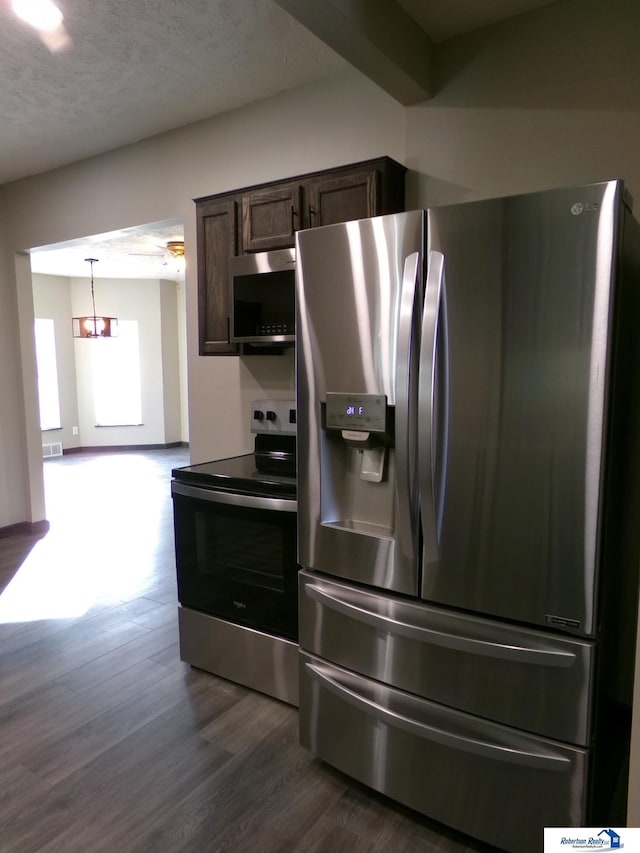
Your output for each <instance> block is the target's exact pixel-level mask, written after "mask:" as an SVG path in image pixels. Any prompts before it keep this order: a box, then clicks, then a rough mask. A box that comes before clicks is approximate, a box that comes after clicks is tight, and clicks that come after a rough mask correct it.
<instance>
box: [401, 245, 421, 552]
mask: <svg viewBox="0 0 640 853" xmlns="http://www.w3.org/2000/svg"><path fill="white" fill-rule="evenodd" d="M419 275H420V253H419V252H413V253H412V254H411V255H409V256H408V257H407V258H405V262H404V272H403V276H402V291H401V298H400V320H399V324H398V362H397V367H396V411H395V423H396V466H397V469H396V470H397V480H396V507H397V531H398V544H399V546H400V551H401V552H402V553H403V554H404V555H405V556H406V557H408V558H409V559H413V558H414V557H415V542H416V529H417V517H416V516H417V511H416V509H415V506H416V501H415V484H414V478H413V477H412V471H411V457H412V452H411V451H412V447H411V445H412V420H413V418H414V407H413V405H412V404H413V400H412V393H411V389H412V384H413V377H412V375H411V362H412V359H413V351H414V347H415V346H416V342H415V339H414V331H415V324H414V317H415V303H416V295H417V293H418V277H419Z"/></svg>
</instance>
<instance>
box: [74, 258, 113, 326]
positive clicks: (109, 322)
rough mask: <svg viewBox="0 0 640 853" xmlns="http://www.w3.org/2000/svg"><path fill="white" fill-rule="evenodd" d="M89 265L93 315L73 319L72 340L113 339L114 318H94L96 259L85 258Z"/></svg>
mask: <svg viewBox="0 0 640 853" xmlns="http://www.w3.org/2000/svg"><path fill="white" fill-rule="evenodd" d="M85 261H87V263H89V264H91V304H92V305H93V315H92V316H91V317H74V318H73V320H72V322H73V337H74V338H113V337H116V336H117V334H118V321H117V319H116V318H115V317H99V316H96V297H95V293H94V289H93V265H94V264H97V263H98V259H97V258H85Z"/></svg>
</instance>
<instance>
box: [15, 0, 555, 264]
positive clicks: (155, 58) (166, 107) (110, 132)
mask: <svg viewBox="0 0 640 853" xmlns="http://www.w3.org/2000/svg"><path fill="white" fill-rule="evenodd" d="M398 1H399V3H400V5H402V6H403V7H404V8H405V10H406V11H407V12H409V13H410V14H411V15H412V16H413V17H414V19H415V20H416V21H417V22H418V23H419V24H420V26H421V27H422V28H423V29H424V30H425V31H426V32H427V34H428V35H429V36H430V37H431V38H432V39H433V40H434V41H442V40H443V39H446V38H450V37H452V36H455V35H460V34H462V33H465V32H468V31H470V30H473V29H477V28H478V27H481V26H483V25H485V24H488V23H493V22H495V21H496V20H500V19H503V18H507V17H511V16H513V15H515V14H520V13H521V12H524V11H527V10H529V9H531V8H535V7H537V6H541V5H545V4H546V3H547V2H549V0H482V2H479V0H398ZM57 2H58V5H59V6H60V8H61V9H62V12H63V14H64V16H65V17H64V26H65V30H66V33H67V35H68V37H69V40H70V43H69V45H68V47H67V48H66V49H65V50H61V51H59V52H54V51H51V50H49V49H48V48H47V46H46V45H45V44H44V43H43V42H42V41H41V40H40V38H39V36H38V34H37V33H36V32H35V31H34V30H33V29H31V28H30V27H29V26H27V25H26V24H24V23H23V22H21V21H19V20H18V19H17V18H15V17H14V15H13V14H12V13H11V11H10V0H0V80H2V86H1V87H0V185H1V184H3V183H6V182H8V181H12V180H16V179H18V178H21V177H25V176H27V175H32V174H37V173H38V172H42V171H47V170H49V169H52V168H55V167H57V166H61V165H64V164H66V163H71V162H74V161H76V160H80V159H83V158H85V157H90V156H93V155H95V154H99V153H102V152H104V151H108V150H111V149H114V148H118V147H120V146H122V145H126V144H129V143H132V142H135V141H137V140H140V139H144V138H146V137H150V136H153V135H155V134H158V133H161V132H164V131H167V130H170V129H173V128H176V127H180V126H182V125H185V124H189V123H191V122H194V121H198V120H200V119H203V118H207V117H210V116H213V115H216V114H218V113H221V112H224V111H226V110H229V109H233V108H236V107H239V106H242V105H243V104H246V103H249V102H251V101H254V100H258V99H261V98H265V97H268V96H270V95H273V94H275V93H277V92H280V91H284V90H286V89H289V88H293V87H296V86H299V85H302V84H304V83H308V82H311V81H313V80H318V79H321V78H323V77H327V76H330V75H333V74H335V73H338V72H340V71H342V70H344V69H345V68H346V67H347V64H346V62H345V61H344V60H343V59H341V58H340V57H339V56H337V54H335V53H334V52H333V51H332V50H330V49H329V48H328V47H326V46H325V45H324V44H323V43H322V42H321V41H320V40H319V39H317V38H316V37H315V36H313V35H312V34H311V33H310V32H308V31H307V30H306V29H305V28H304V27H303V26H302V25H301V24H300V23H299V22H298V21H296V20H295V19H294V18H293V17H291V16H290V15H289V14H288V13H287V12H285V11H284V10H283V9H281V8H280V7H279V6H278V5H277V3H276V2H274V0H57ZM147 230H149V233H146V232H147ZM179 232H180V233H181V225H180V224H179V223H164V224H163V223H161V224H159V225H158V224H155V225H152V226H149V228H148V229H146V228H142V227H141V228H140V229H133V230H132V229H128V230H127V232H125V233H120V232H119V233H118V234H116V235H98V236H97V237H94V238H90V239H89V240H86V241H75V242H74V244H71V245H66V246H64V247H49V249H48V250H47V251H44V250H43V251H41V252H38V253H37V254H38V256H39V257H36V253H34V254H33V257H32V267H33V268H34V269H35V270H36V271H40V272H51V273H53V274H57V275H86V271H85V272H84V273H83V272H82V271H81V270H80V271H79V270H78V257H80V266H81V268H82V261H83V260H84V258H85V257H88V256H89V255H92V256H94V257H97V256H98V252H100V253H101V254H102V256H103V259H104V260H103V261H101V263H100V273H98V268H97V267H96V275H98V274H99V275H102V276H104V277H122V276H124V277H133V276H134V274H135V275H139V276H140V277H150V278H157V277H163V276H164V277H175V276H172V275H170V274H169V273H170V272H171V270H170V268H167V264H166V258H163V257H162V256H161V255H160V256H151V257H150V256H148V255H147V258H146V259H145V260H140V257H142V255H143V254H144V253H145V252H146V249H147V248H148V245H149V244H151V245H153V246H154V247H155V246H157V245H162V244H163V242H166V241H165V240H164V237H165V236H166V238H167V239H172V237H177V236H179ZM169 234H170V235H171V236H167V235H169ZM96 247H98V248H96ZM54 249H55V251H54ZM63 250H64V251H63ZM158 251H160V252H161V251H162V250H158ZM159 257H160V259H159ZM134 258H138V260H134ZM187 260H188V259H187ZM49 261H50V264H49V265H48V262H49ZM85 266H86V265H85ZM136 269H137V270H138V272H135V270H136ZM141 269H144V272H140V270H141Z"/></svg>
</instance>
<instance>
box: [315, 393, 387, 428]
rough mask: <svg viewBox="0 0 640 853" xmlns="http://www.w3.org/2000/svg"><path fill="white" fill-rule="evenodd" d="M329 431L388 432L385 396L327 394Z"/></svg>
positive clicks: (327, 423)
mask: <svg viewBox="0 0 640 853" xmlns="http://www.w3.org/2000/svg"><path fill="white" fill-rule="evenodd" d="M326 425H327V429H342V430H363V431H366V432H383V433H386V431H387V397H386V395H385V394H339V393H335V392H333V391H328V392H327V409H326Z"/></svg>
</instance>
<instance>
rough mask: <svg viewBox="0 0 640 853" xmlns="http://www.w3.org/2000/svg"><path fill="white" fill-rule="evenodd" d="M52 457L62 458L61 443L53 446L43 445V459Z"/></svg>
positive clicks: (54, 443)
mask: <svg viewBox="0 0 640 853" xmlns="http://www.w3.org/2000/svg"><path fill="white" fill-rule="evenodd" d="M51 456H62V442H61V441H54V442H53V443H52V444H43V445H42V458H43V459H49V458H50V457H51Z"/></svg>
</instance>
